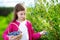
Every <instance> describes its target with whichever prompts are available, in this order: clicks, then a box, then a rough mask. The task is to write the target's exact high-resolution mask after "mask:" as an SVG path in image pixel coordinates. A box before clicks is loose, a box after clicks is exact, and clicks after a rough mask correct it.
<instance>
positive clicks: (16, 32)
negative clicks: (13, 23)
mask: <svg viewBox="0 0 60 40" xmlns="http://www.w3.org/2000/svg"><path fill="white" fill-rule="evenodd" d="M19 34H20V31H13V32H11V33H9V34H8V35H9V36H11V35H14V36H16V35H19Z"/></svg>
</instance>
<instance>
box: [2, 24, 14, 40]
mask: <svg viewBox="0 0 60 40" xmlns="http://www.w3.org/2000/svg"><path fill="white" fill-rule="evenodd" d="M14 26H15V25H14V24H10V25H9V26H8V27H7V28H6V30H5V31H4V33H3V38H4V40H9V38H8V33H9V32H12V31H13V27H14Z"/></svg>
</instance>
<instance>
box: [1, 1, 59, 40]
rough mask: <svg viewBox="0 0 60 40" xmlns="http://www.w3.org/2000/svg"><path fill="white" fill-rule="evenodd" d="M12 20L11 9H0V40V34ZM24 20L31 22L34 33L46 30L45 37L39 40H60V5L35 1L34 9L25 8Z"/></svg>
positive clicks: (52, 2) (56, 2)
mask: <svg viewBox="0 0 60 40" xmlns="http://www.w3.org/2000/svg"><path fill="white" fill-rule="evenodd" d="M12 19H13V7H9V8H8V7H7V8H6V7H0V40H3V38H2V34H3V32H4V30H5V29H6V28H7V26H8V24H9V23H10V22H11V21H12ZM26 19H28V20H30V21H31V22H32V26H33V28H34V30H35V31H36V32H39V31H42V30H46V31H47V32H48V34H47V35H44V36H42V37H41V38H39V40H60V3H58V0H56V1H55V2H54V0H51V1H50V2H46V0H43V1H42V0H37V1H35V6H34V7H27V11H26Z"/></svg>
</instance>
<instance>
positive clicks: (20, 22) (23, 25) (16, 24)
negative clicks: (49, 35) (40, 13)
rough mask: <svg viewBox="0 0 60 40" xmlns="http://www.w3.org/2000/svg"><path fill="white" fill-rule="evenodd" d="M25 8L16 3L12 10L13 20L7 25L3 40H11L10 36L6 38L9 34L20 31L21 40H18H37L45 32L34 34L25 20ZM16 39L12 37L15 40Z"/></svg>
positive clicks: (28, 22) (30, 25)
mask: <svg viewBox="0 0 60 40" xmlns="http://www.w3.org/2000/svg"><path fill="white" fill-rule="evenodd" d="M25 14H26V13H25V8H24V6H23V5H22V4H20V3H18V4H17V5H16V6H15V9H14V20H13V21H12V22H11V23H10V24H9V26H8V28H7V29H6V30H5V31H4V33H3V38H4V40H11V39H12V38H11V37H12V36H8V33H9V32H13V31H18V30H21V32H22V38H21V39H20V40H38V38H40V37H41V36H42V35H44V34H45V32H46V31H42V32H37V33H35V32H34V29H33V28H32V24H31V22H30V21H28V20H26V19H25ZM15 38H17V37H13V39H15Z"/></svg>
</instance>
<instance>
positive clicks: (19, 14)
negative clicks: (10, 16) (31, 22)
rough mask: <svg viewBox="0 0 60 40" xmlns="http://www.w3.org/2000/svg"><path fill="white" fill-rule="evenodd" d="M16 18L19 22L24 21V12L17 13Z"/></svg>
mask: <svg viewBox="0 0 60 40" xmlns="http://www.w3.org/2000/svg"><path fill="white" fill-rule="evenodd" d="M17 16H18V19H19V20H22V21H23V20H25V11H19V12H17Z"/></svg>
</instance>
